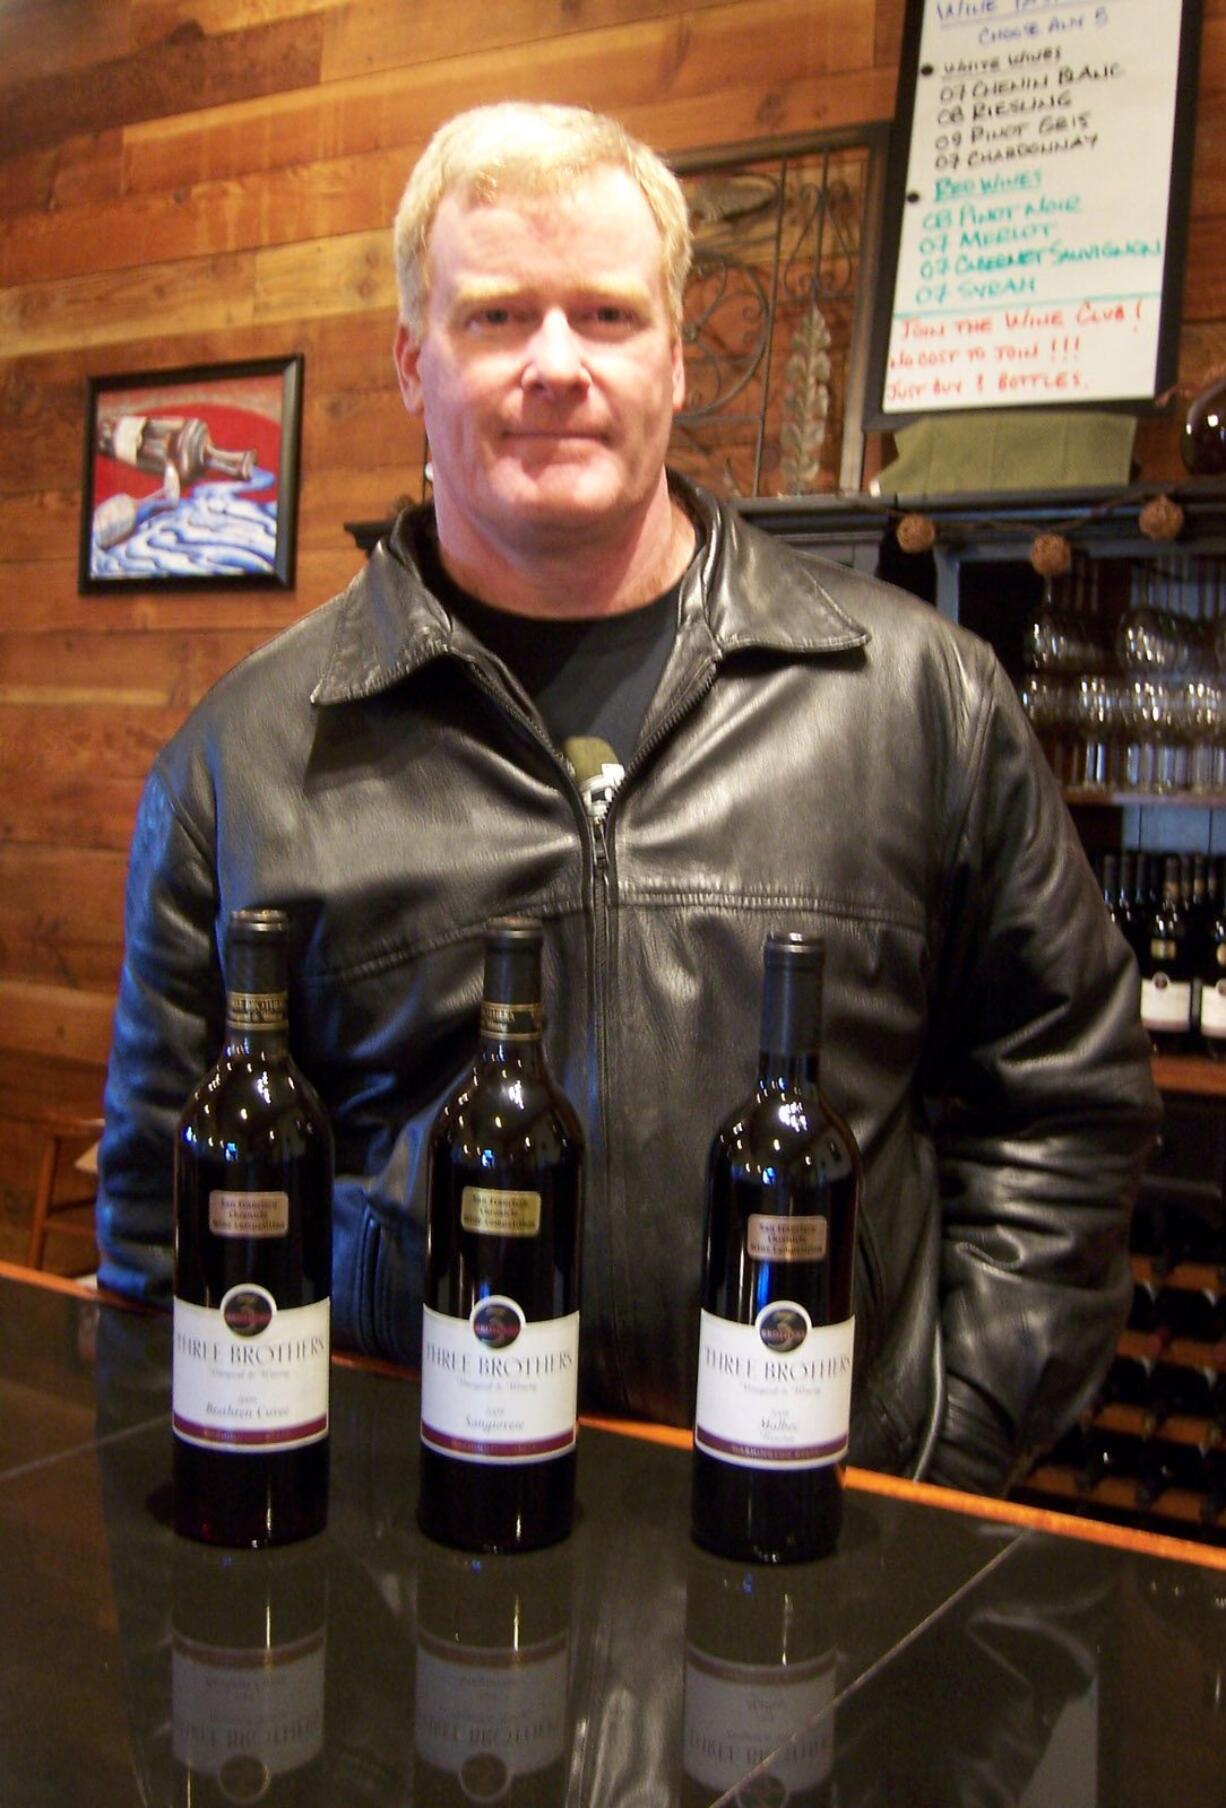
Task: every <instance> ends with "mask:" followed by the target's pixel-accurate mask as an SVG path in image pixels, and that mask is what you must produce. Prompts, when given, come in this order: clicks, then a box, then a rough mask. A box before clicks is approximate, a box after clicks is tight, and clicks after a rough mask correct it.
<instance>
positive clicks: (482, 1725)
mask: <svg viewBox="0 0 1226 1808" xmlns="http://www.w3.org/2000/svg"><path fill="white" fill-rule="evenodd" d="M572 1595H573V1584H572V1567H571V1557H570V1547H569V1546H559V1547H554V1548H549V1549H545V1550H542V1551H538V1552H529V1553H517V1554H515V1555H513V1556H477V1555H472V1556H469V1555H465V1554H463V1553H461V1552H450V1551H443V1550H440V1549H438V1548H437V1547H436V1546H433V1545H425V1544H423V1545H422V1548H421V1559H420V1562H419V1566H418V1571H417V1684H416V1706H415V1715H416V1737H415V1757H414V1772H413V1775H414V1793H413V1798H412V1799H413V1800H414V1801H415V1802H422V1803H428V1804H429V1808H447V1805H448V1804H452V1803H455V1804H462V1803H473V1802H498V1803H500V1804H505V1808H517V1805H518V1804H524V1805H526V1804H529V1803H530V1804H531V1808H555V1804H556V1808H561V1804H562V1803H563V1802H565V1800H566V1797H567V1779H568V1772H569V1765H570V1745H571V1726H570V1692H569V1685H570V1647H571V1604H572Z"/></svg>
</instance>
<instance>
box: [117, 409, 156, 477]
mask: <svg viewBox="0 0 1226 1808" xmlns="http://www.w3.org/2000/svg"><path fill="white" fill-rule="evenodd" d="M147 419H148V416H147V415H144V414H121V415H120V417H119V419H118V420H117V421H116V422H115V425H114V428H113V429H112V437H111V444H112V446H113V447H114V448H115V457H116V458H118V459H120V460H121V461H122V462H123V463H124V464H125V465H134V464H135V463H136V462H137V457H138V455H139V453H140V442H141V436H142V435H143V433H144V431H145V423H146V421H147Z"/></svg>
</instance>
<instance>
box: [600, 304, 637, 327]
mask: <svg viewBox="0 0 1226 1808" xmlns="http://www.w3.org/2000/svg"><path fill="white" fill-rule="evenodd" d="M592 318H593V320H595V322H596V324H597V325H598V326H629V325H631V324H632V322H633V320H634V316H633V314H632V313H631V312H630V309H629V308H622V307H618V305H617V304H616V302H612V301H610V302H606V303H605V304H604V305H602V306H601V307H598V308H593V309H592Z"/></svg>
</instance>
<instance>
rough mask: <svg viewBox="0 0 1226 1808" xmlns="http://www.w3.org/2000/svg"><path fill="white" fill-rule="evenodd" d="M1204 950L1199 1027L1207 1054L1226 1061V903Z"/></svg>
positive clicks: (1218, 912) (1213, 920) (1214, 917)
mask: <svg viewBox="0 0 1226 1808" xmlns="http://www.w3.org/2000/svg"><path fill="white" fill-rule="evenodd" d="M1202 949H1203V953H1202V957H1201V970H1200V982H1201V984H1200V1022H1199V1025H1198V1027H1199V1029H1200V1033H1201V1039H1202V1041H1203V1043H1204V1049H1205V1053H1206V1054H1207V1055H1210V1056H1212V1058H1213V1059H1214V1060H1215V1061H1226V901H1219V902H1218V904H1217V905H1216V907H1215V908H1214V910H1213V914H1212V916H1211V917H1210V918H1209V921H1208V924H1207V927H1206V929H1205V933H1204V940H1203V943H1202Z"/></svg>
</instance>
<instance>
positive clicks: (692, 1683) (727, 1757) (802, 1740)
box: [685, 1645, 835, 1803]
mask: <svg viewBox="0 0 1226 1808" xmlns="http://www.w3.org/2000/svg"><path fill="white" fill-rule="evenodd" d="M834 1695H835V1659H834V1653H833V1651H830V1652H827V1653H825V1654H823V1655H822V1656H820V1657H814V1658H810V1659H808V1660H807V1661H806V1662H803V1663H799V1664H778V1665H776V1664H738V1663H732V1662H730V1661H728V1660H726V1659H723V1658H718V1657H712V1656H711V1655H710V1654H709V1653H707V1652H705V1651H699V1650H697V1649H696V1647H694V1646H693V1645H691V1646H690V1647H689V1648H688V1649H687V1651H686V1664H685V1771H686V1775H687V1776H688V1777H691V1778H692V1779H693V1780H694V1782H695V1783H700V1784H701V1785H702V1786H703V1788H704V1789H709V1790H711V1791H713V1792H714V1793H715V1794H716V1795H723V1793H724V1792H725V1790H730V1789H732V1788H734V1787H735V1785H736V1784H737V1783H739V1782H740V1781H741V1780H742V1779H743V1778H744V1777H745V1776H746V1775H747V1773H748V1772H749V1771H751V1770H753V1769H754V1768H755V1766H757V1765H759V1764H765V1763H766V1762H767V1760H768V1759H770V1758H771V1754H772V1753H773V1754H774V1759H773V1762H771V1765H770V1770H769V1773H768V1775H766V1776H764V1777H762V1778H761V1779H760V1782H761V1784H762V1787H761V1789H760V1794H759V1796H755V1800H757V1799H761V1800H762V1801H764V1802H780V1803H782V1802H791V1801H797V1800H801V1799H803V1798H804V1795H805V1792H806V1791H808V1790H815V1789H816V1788H817V1787H818V1786H819V1784H821V1783H824V1782H825V1780H826V1778H827V1777H828V1776H829V1775H830V1772H831V1769H832V1768H833V1764H834V1717H833V1715H832V1714H831V1713H830V1709H831V1707H832V1706H833V1703H834ZM802 1728H803V1729H804V1730H803V1731H802V1730H801V1729H802ZM772 1780H773V1791H774V1792H773V1793H772V1792H771V1785H772ZM757 1782H759V1779H755V1783H757Z"/></svg>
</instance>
